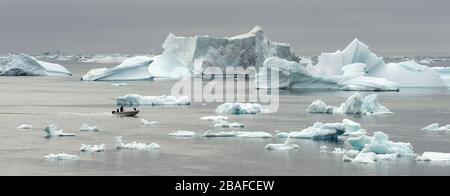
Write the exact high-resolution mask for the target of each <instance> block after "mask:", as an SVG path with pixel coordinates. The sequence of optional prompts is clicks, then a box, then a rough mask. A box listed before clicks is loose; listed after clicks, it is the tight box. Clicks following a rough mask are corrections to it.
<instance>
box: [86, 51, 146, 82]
mask: <svg viewBox="0 0 450 196" xmlns="http://www.w3.org/2000/svg"><path fill="white" fill-rule="evenodd" d="M152 62H153V59H152V58H151V57H146V56H136V57H133V58H128V59H125V60H124V61H123V62H122V63H121V64H119V65H117V66H116V67H113V68H98V69H92V70H90V71H89V72H88V73H87V74H86V75H84V76H83V77H82V78H81V79H82V80H91V81H97V80H106V81H115V80H148V79H152V76H151V75H150V73H149V72H148V66H149V65H150V63H152Z"/></svg>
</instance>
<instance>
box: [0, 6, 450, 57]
mask: <svg viewBox="0 0 450 196" xmlns="http://www.w3.org/2000/svg"><path fill="white" fill-rule="evenodd" d="M255 25H259V26H262V27H263V28H264V29H265V31H266V33H267V35H268V36H269V38H270V39H272V40H273V41H277V42H285V43H289V44H291V46H292V48H293V49H294V50H295V51H296V53H297V54H299V55H317V54H320V52H322V51H328V52H332V51H335V50H337V49H342V48H344V47H345V46H346V45H347V44H348V43H349V42H350V41H352V40H353V39H354V38H356V37H357V38H359V39H360V40H362V41H364V42H366V43H367V44H369V46H371V48H372V50H373V51H375V52H376V53H378V54H380V55H384V56H392V55H446V56H450V1H449V0H371V1H365V0H308V1H307V0H220V1H219V0H0V54H6V53H19V52H24V53H31V54H40V53H42V52H45V51H55V50H60V51H62V52H63V53H65V54H91V53H109V52H120V53H130V54H133V53H145V52H148V51H150V50H153V49H158V48H160V47H161V43H162V42H163V41H164V39H165V37H166V36H167V34H168V33H169V32H172V33H174V34H176V35H183V36H192V35H196V34H202V35H205V34H206V35H214V36H233V35H235V34H240V33H244V32H247V31H249V30H251V29H252V28H253V26H255Z"/></svg>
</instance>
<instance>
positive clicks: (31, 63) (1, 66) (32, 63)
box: [0, 54, 72, 76]
mask: <svg viewBox="0 0 450 196" xmlns="http://www.w3.org/2000/svg"><path fill="white" fill-rule="evenodd" d="M71 75H72V74H71V73H70V72H69V71H68V70H67V69H66V68H65V67H63V66H62V65H59V64H55V63H48V62H44V61H38V60H36V59H34V58H33V57H31V56H29V55H26V54H18V55H9V56H8V57H6V58H4V59H0V76H71Z"/></svg>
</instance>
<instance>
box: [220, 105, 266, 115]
mask: <svg viewBox="0 0 450 196" xmlns="http://www.w3.org/2000/svg"><path fill="white" fill-rule="evenodd" d="M266 112H268V111H267V109H265V108H264V107H263V106H262V105H261V104H257V103H224V104H222V105H219V106H217V108H216V113H219V114H235V115H240V114H259V113H266Z"/></svg>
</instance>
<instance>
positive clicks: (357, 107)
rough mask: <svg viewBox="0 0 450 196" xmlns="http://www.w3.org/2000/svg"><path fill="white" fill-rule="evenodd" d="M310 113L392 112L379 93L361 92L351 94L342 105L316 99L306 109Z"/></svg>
mask: <svg viewBox="0 0 450 196" xmlns="http://www.w3.org/2000/svg"><path fill="white" fill-rule="evenodd" d="M306 111H308V112H309V113H327V114H333V113H337V114H358V115H372V114H373V115H383V114H392V112H391V111H390V110H389V109H388V108H386V107H384V106H383V105H381V104H380V103H379V101H378V94H372V95H368V96H366V97H364V98H363V97H362V96H361V94H360V93H355V94H353V95H352V96H350V97H349V98H348V99H347V100H346V101H345V102H344V103H342V104H341V106H340V107H336V106H328V105H326V104H325V102H323V101H321V100H315V101H313V102H312V103H311V105H309V106H308V108H307V109H306Z"/></svg>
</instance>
